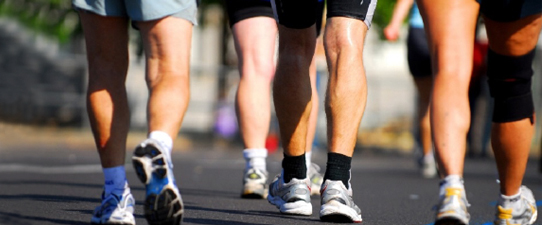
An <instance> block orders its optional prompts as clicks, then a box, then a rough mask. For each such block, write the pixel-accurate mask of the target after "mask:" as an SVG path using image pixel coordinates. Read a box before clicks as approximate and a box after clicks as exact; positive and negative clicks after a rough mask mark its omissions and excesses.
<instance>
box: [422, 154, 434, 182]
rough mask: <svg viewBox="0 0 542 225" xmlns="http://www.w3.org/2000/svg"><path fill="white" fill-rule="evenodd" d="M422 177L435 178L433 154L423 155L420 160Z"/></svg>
mask: <svg viewBox="0 0 542 225" xmlns="http://www.w3.org/2000/svg"><path fill="white" fill-rule="evenodd" d="M422 176H423V177H424V178H434V177H436V176H437V163H436V162H435V157H434V156H433V154H428V155H425V156H424V157H423V159H422Z"/></svg>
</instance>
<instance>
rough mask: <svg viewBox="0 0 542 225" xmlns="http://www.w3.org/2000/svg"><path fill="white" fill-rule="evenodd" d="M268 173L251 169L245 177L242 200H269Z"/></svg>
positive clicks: (246, 172)
mask: <svg viewBox="0 0 542 225" xmlns="http://www.w3.org/2000/svg"><path fill="white" fill-rule="evenodd" d="M267 192H268V190H267V171H265V170H259V169H254V168H251V169H249V170H247V171H245V174H244V176H243V192H242V193H241V198H251V199H257V198H259V199H261V198H267Z"/></svg>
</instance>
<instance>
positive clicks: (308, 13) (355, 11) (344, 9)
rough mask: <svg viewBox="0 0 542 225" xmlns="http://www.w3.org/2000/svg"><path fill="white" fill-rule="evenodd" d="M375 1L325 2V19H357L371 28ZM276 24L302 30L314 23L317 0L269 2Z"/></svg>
mask: <svg viewBox="0 0 542 225" xmlns="http://www.w3.org/2000/svg"><path fill="white" fill-rule="evenodd" d="M376 2H377V0H327V16H326V17H327V18H331V17H348V18H353V19H358V20H361V21H363V22H365V24H366V25H367V27H368V28H370V27H371V21H372V19H373V15H374V11H375V8H376ZM271 6H272V7H273V13H274V14H275V19H276V20H277V22H278V23H279V24H281V25H283V26H285V27H288V28H293V29H304V28H308V27H310V26H312V25H313V24H315V23H316V17H317V14H318V13H317V11H318V0H271Z"/></svg>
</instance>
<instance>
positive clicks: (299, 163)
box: [282, 154, 307, 183]
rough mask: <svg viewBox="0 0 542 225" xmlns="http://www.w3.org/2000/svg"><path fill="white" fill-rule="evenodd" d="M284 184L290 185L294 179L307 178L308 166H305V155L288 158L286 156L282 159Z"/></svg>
mask: <svg viewBox="0 0 542 225" xmlns="http://www.w3.org/2000/svg"><path fill="white" fill-rule="evenodd" d="M282 169H283V173H284V174H283V175H284V176H283V179H284V183H288V182H290V181H291V180H292V178H297V179H305V178H307V166H306V165H305V154H303V155H300V156H287V155H286V154H284V159H282Z"/></svg>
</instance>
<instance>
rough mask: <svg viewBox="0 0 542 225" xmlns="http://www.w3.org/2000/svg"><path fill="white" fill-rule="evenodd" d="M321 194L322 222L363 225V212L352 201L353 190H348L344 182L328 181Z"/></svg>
mask: <svg viewBox="0 0 542 225" xmlns="http://www.w3.org/2000/svg"><path fill="white" fill-rule="evenodd" d="M321 194H322V196H321V200H322V206H321V207H320V220H321V221H324V222H335V223H361V221H362V219H361V210H360V209H359V207H358V206H357V205H356V204H355V203H354V200H353V199H352V188H349V189H346V187H345V186H344V184H343V182H342V181H334V180H326V181H325V182H324V185H323V186H322V190H321Z"/></svg>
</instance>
